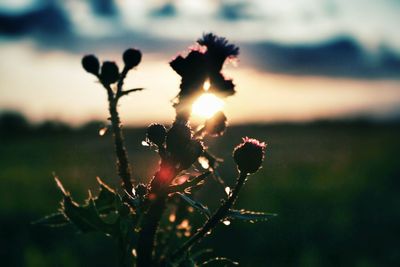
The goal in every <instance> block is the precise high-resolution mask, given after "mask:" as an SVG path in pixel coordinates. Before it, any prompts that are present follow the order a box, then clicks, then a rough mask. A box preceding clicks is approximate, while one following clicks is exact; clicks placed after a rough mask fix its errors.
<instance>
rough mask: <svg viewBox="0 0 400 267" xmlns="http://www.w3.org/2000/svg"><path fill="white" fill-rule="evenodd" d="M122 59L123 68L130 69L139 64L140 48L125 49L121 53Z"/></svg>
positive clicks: (140, 57) (140, 58)
mask: <svg viewBox="0 0 400 267" xmlns="http://www.w3.org/2000/svg"><path fill="white" fill-rule="evenodd" d="M122 59H123V60H124V63H125V68H127V69H128V70H130V69H132V68H134V67H136V66H137V65H139V63H140V61H141V60H142V53H141V52H140V50H137V49H134V48H129V49H127V50H125V52H124V54H123V55H122Z"/></svg>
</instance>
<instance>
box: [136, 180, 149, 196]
mask: <svg viewBox="0 0 400 267" xmlns="http://www.w3.org/2000/svg"><path fill="white" fill-rule="evenodd" d="M135 191H136V194H137V195H138V196H139V197H144V196H145V195H146V194H147V186H146V185H145V184H142V183H140V184H138V185H137V186H136V188H135Z"/></svg>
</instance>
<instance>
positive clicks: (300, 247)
mask: <svg viewBox="0 0 400 267" xmlns="http://www.w3.org/2000/svg"><path fill="white" fill-rule="evenodd" d="M244 135H247V136H250V137H256V138H259V139H261V140H265V141H266V142H267V143H268V147H267V154H266V158H265V162H264V164H263V168H262V169H261V171H259V172H258V173H257V174H256V175H253V176H252V177H250V178H249V180H248V182H247V184H246V187H245V188H244V190H243V191H242V192H241V195H240V197H239V201H238V202H237V207H238V208H246V209H251V210H263V211H270V212H275V213H278V214H279V216H278V217H277V218H275V219H273V220H271V221H269V222H266V223H255V224H248V223H242V222H232V224H231V225H230V226H223V225H221V226H219V227H217V228H216V230H215V231H214V235H212V236H210V237H208V238H207V239H206V240H205V243H204V245H203V246H208V247H213V248H214V250H215V251H216V252H218V253H219V254H220V255H223V256H228V257H230V258H232V259H234V260H239V261H240V262H241V266H307V267H308V266H310V267H312V266H398V265H399V264H400V245H399V244H398V240H397V238H396V237H398V236H399V235H398V234H399V231H398V225H399V224H400V209H399V207H400V194H399V191H398V190H399V188H400V164H399V151H400V141H399V138H398V136H400V127H399V126H398V125H368V124H365V125H353V124H324V125H317V124H316V125H303V126H302V125H298V126H295V125H271V126H241V127H232V128H230V129H229V130H228V132H227V133H226V136H224V137H223V138H221V139H218V140H214V139H211V140H209V142H208V143H209V144H210V149H211V151H212V152H214V154H216V155H218V156H221V157H223V158H225V159H226V161H225V162H224V163H223V164H222V165H221V168H220V170H221V173H222V176H223V177H224V178H225V180H226V182H227V184H228V185H229V184H232V183H233V181H234V178H235V175H236V170H235V166H234V163H233V160H232V159H231V153H232V149H233V147H234V146H235V145H236V144H238V143H239V142H240V138H241V137H242V136H244ZM126 137H127V144H128V148H129V152H130V159H131V163H132V164H133V170H134V173H135V176H136V178H137V179H139V180H147V179H149V178H150V177H151V174H152V173H153V172H154V171H155V169H156V168H157V162H158V158H157V155H156V154H155V153H154V152H152V151H150V150H149V149H148V148H146V147H143V146H141V144H140V143H141V140H143V138H144V130H143V129H133V130H129V131H127V133H126ZM114 169H115V159H114V154H113V146H112V143H111V135H110V134H109V133H108V134H107V135H106V136H104V137H100V136H98V135H97V133H96V132H95V131H93V132H87V131H86V132H82V131H74V132H68V133H64V134H56V135H29V136H19V137H18V136H16V137H13V138H11V137H1V145H0V218H1V222H0V229H1V230H0V231H1V232H0V233H1V239H0V245H1V252H0V253H1V254H0V256H1V257H2V260H3V262H4V263H5V266H112V264H113V263H114V260H115V251H114V247H113V244H112V241H111V240H108V239H107V238H103V237H101V236H98V235H94V234H89V235H79V234H74V230H73V229H66V230H59V229H45V228H41V227H33V226H31V225H30V222H31V221H33V220H35V219H38V218H40V217H42V216H43V215H45V214H48V213H50V212H53V211H55V210H56V209H57V207H58V202H59V200H60V197H61V196H60V193H59V192H58V191H57V189H56V187H55V185H54V182H53V180H52V172H55V173H56V174H57V175H58V176H59V177H60V178H61V180H62V181H63V182H64V184H65V186H66V188H67V189H68V190H70V191H71V192H72V193H73V195H74V196H76V199H78V200H82V199H83V198H84V196H85V195H86V194H87V193H86V190H87V189H88V188H90V189H92V190H94V191H95V190H96V186H95V181H96V180H95V177H96V176H100V177H101V178H102V179H104V180H105V181H107V182H108V183H110V184H112V185H114V186H116V185H117V184H118V180H117V177H116V174H115V170H114ZM223 194H224V193H223V188H222V187H221V186H219V185H218V184H217V183H215V182H213V181H211V182H210V183H209V184H208V185H206V187H205V188H204V189H203V190H202V191H201V192H200V194H199V195H198V196H196V198H197V199H201V200H202V201H203V202H205V203H207V204H208V205H209V206H210V208H215V205H216V204H217V203H218V201H219V200H218V199H219V198H220V197H221V196H223ZM201 219H202V217H201V216H198V217H196V220H195V223H196V224H200V223H201ZM396 234H397V235H396Z"/></svg>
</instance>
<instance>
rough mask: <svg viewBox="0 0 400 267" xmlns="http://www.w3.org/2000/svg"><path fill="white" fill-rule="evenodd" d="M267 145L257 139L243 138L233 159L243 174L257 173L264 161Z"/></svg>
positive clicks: (234, 152)
mask: <svg viewBox="0 0 400 267" xmlns="http://www.w3.org/2000/svg"><path fill="white" fill-rule="evenodd" d="M265 147H266V145H265V143H264V142H260V141H258V140H257V139H252V138H248V137H246V138H243V142H242V143H241V144H240V145H238V146H237V147H236V148H235V150H234V151H233V159H234V160H235V162H236V164H237V166H238V169H239V171H240V172H242V173H255V172H256V171H257V170H258V169H259V168H260V167H261V163H262V161H263V159H264V153H265Z"/></svg>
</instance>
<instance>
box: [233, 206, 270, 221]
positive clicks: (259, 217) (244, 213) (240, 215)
mask: <svg viewBox="0 0 400 267" xmlns="http://www.w3.org/2000/svg"><path fill="white" fill-rule="evenodd" d="M276 216H278V215H277V214H275V213H265V212H255V211H248V210H232V209H231V210H229V211H228V213H227V216H226V217H227V218H229V219H239V220H243V221H250V222H255V221H267V220H269V219H270V218H273V217H276Z"/></svg>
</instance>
